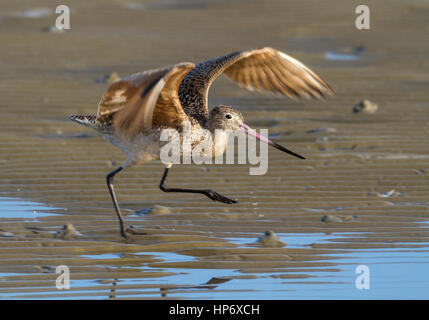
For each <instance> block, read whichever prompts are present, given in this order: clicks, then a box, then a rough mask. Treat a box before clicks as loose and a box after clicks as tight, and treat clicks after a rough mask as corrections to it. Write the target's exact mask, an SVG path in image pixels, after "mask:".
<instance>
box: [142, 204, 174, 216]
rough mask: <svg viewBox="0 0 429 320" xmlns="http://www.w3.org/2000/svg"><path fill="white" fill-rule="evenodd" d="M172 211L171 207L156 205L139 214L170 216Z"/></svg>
mask: <svg viewBox="0 0 429 320" xmlns="http://www.w3.org/2000/svg"><path fill="white" fill-rule="evenodd" d="M170 213H171V209H170V208H169V207H164V206H160V205H154V206H153V207H149V208H145V209H143V210H140V211H139V212H137V214H138V215H145V214H148V215H162V214H170Z"/></svg>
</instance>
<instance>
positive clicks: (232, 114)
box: [208, 106, 244, 132]
mask: <svg viewBox="0 0 429 320" xmlns="http://www.w3.org/2000/svg"><path fill="white" fill-rule="evenodd" d="M243 123H244V119H243V116H242V115H241V112H240V111H238V110H235V109H234V108H232V107H228V106H216V107H214V108H213V109H212V110H211V111H210V114H209V119H208V127H209V129H210V131H212V132H214V131H215V130H216V129H220V130H231V131H235V130H238V129H240V126H241V125H242V124H243Z"/></svg>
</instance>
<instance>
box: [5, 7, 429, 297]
mask: <svg viewBox="0 0 429 320" xmlns="http://www.w3.org/2000/svg"><path fill="white" fill-rule="evenodd" d="M367 4H368V6H369V8H370V10H371V11H370V12H371V27H370V30H358V29H356V27H355V19H356V17H357V15H356V14H355V7H356V5H357V4H354V3H353V2H350V3H342V4H341V6H339V5H338V4H337V2H336V1H331V0H328V1H323V2H321V1H316V0H314V1H313V0H311V1H309V0H307V1H298V0H290V1H283V0H270V1H245V0H236V1H210V0H203V1H190V0H186V1H152V2H151V1H140V2H133V1H130V2H127V1H113V0H103V1H102V0H93V1H80V0H79V1H78V0H76V1H73V4H72V5H70V9H71V19H70V25H71V29H70V30H67V31H66V32H63V33H58V32H54V29H53V28H50V27H52V26H53V25H54V24H55V19H56V16H57V15H55V7H56V5H57V3H56V2H55V1H44V2H43V5H40V6H37V5H35V3H34V1H29V0H23V1H19V2H12V1H11V2H10V3H2V4H0V44H1V50H0V71H1V72H0V96H1V99H0V110H1V117H0V298H3V299H5V298H6V299H9V298H12V299H14V298H33V299H34V298H35V299H44V298H64V299H66V298H85V299H92V298H95V299H104V298H139V299H153V298H155V299H167V298H185V299H194V298H198V299H203V298H208V299H213V298H217V299H225V298H226V299H240V298H250V299H289V298H297V299H299V298H322V299H323V298H333V299H340V298H428V292H429V291H428V290H427V288H428V287H429V282H428V280H427V274H426V273H425V271H424V270H426V269H427V264H428V263H429V259H428V247H429V244H428V243H429V233H428V224H427V222H428V221H429V209H428V208H429V144H428V138H427V135H428V128H429V126H428V125H429V103H428V101H429V90H428V86H429V75H428V73H427V70H429V59H428V56H429V42H428V41H427V40H426V39H427V34H428V28H429V4H428V3H427V2H423V1H418V0H410V1H403V0H391V1H388V2H380V1H368V3H367ZM263 46H271V47H274V48H277V49H279V50H281V51H283V52H286V53H288V54H290V55H292V56H294V57H295V58H297V59H299V60H301V61H303V62H304V63H305V64H307V65H308V66H310V67H311V68H312V69H313V70H314V71H316V72H317V73H318V74H319V75H321V76H322V77H323V78H324V79H325V80H326V81H327V82H329V84H331V86H332V87H333V88H334V90H335V91H336V96H335V97H334V98H331V99H328V100H327V101H325V102H319V101H309V100H303V101H291V100H287V99H280V98H277V97H272V96H270V95H268V94H266V95H262V94H259V93H255V92H248V91H246V90H244V89H241V88H239V87H238V86H236V85H235V84H233V83H232V82H230V81H228V80H227V79H225V78H223V79H219V80H217V81H216V83H215V85H214V87H213V88H212V90H211V95H210V99H209V103H210V105H212V106H214V105H216V104H221V103H222V104H227V105H231V106H234V107H237V108H238V109H240V111H242V113H243V115H244V117H245V119H246V122H247V123H248V124H249V125H251V126H253V127H255V128H268V129H269V133H270V135H271V136H272V137H273V139H275V140H276V141H278V142H279V143H281V144H283V145H285V146H287V147H288V148H290V149H292V150H294V151H296V152H298V153H300V154H303V155H304V156H305V157H306V158H307V160H299V159H295V158H293V157H289V156H285V154H283V153H281V152H279V151H277V150H275V149H270V150H269V169H268V172H267V174H265V175H263V176H252V175H249V165H199V166H198V165H192V166H190V165H183V166H174V167H173V168H172V170H171V173H170V177H169V183H170V185H171V186H175V185H177V186H179V185H180V186H181V187H195V188H211V189H213V190H216V191H218V192H220V193H222V194H224V195H225V196H228V197H232V198H234V199H237V200H238V201H239V203H237V204H234V205H225V204H221V203H215V202H212V201H211V200H209V199H207V198H205V197H203V196H201V195H186V194H167V193H163V192H161V191H160V190H159V189H158V183H159V180H160V178H161V176H162V172H163V168H164V167H163V165H162V164H161V163H160V162H152V163H148V164H145V165H143V166H139V167H134V168H132V169H129V170H127V171H126V172H124V173H121V174H119V175H118V176H117V177H116V180H115V182H116V185H115V187H116V191H117V195H118V199H119V203H120V205H121V208H122V210H123V213H124V215H125V218H126V220H127V222H128V223H129V224H131V225H133V226H134V227H135V228H136V230H138V231H139V232H141V233H142V234H136V235H133V236H131V237H130V239H128V240H124V239H122V238H121V237H120V234H119V229H118V223H117V221H116V217H115V213H114V210H113V206H112V203H111V200H110V196H109V194H108V191H107V187H106V185H105V176H106V174H107V173H109V172H110V171H112V170H113V169H114V168H115V167H116V166H118V165H120V164H121V163H122V161H123V160H124V159H125V157H124V155H123V154H122V153H121V152H120V151H119V150H117V149H116V148H114V147H113V146H111V145H109V144H107V143H106V142H105V141H104V140H103V139H102V138H101V137H100V136H99V135H97V134H96V133H95V132H93V131H90V130H89V129H86V128H84V127H81V126H78V125H76V124H75V123H72V122H70V121H69V120H68V115H70V114H92V113H95V112H96V109H97V104H98V101H99V99H100V97H101V95H102V93H103V92H104V90H105V89H106V87H107V85H108V84H107V83H106V81H105V80H106V78H108V75H111V74H112V73H114V72H116V73H117V74H118V75H119V76H126V75H128V74H131V73H134V72H138V71H143V70H147V69H151V68H157V67H160V66H164V65H170V64H174V63H177V62H181V61H192V62H199V61H203V60H205V59H208V58H212V57H216V56H220V55H223V54H226V53H229V52H233V51H236V50H243V49H249V48H258V47H263ZM106 76H107V77H106ZM364 100H368V101H370V102H371V103H372V104H376V105H377V107H376V108H374V106H373V105H372V107H369V108H368V110H367V111H368V112H365V110H364V105H365V103H363V104H361V106H357V107H355V106H356V105H357V104H359V103H360V102H362V101H364ZM354 107H355V111H358V112H353V109H354ZM154 206H156V207H155V208H152V207H154ZM159 206H162V207H159ZM267 231H271V232H268V233H267V234H266V235H265V237H267V236H268V237H270V236H271V237H274V236H276V237H275V238H269V239H266V238H264V234H265V232H267ZM258 239H259V240H258ZM359 265H366V266H368V267H369V269H370V271H371V289H369V290H359V289H358V288H357V287H356V285H355V280H356V278H357V277H358V274H357V273H356V272H355V271H356V268H357V267H358V266H359ZM58 266H67V267H68V269H69V271H70V281H71V282H70V288H69V289H58V288H57V287H56V279H57V278H58V276H59V274H58V273H57V271H58V269H57V268H58Z"/></svg>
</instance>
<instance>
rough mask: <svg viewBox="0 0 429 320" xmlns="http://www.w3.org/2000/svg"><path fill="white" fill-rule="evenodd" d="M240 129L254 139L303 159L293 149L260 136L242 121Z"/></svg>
mask: <svg viewBox="0 0 429 320" xmlns="http://www.w3.org/2000/svg"><path fill="white" fill-rule="evenodd" d="M240 129H241V130H242V131H244V132H245V133H247V134H250V135H251V136H253V137H255V138H256V139H258V140H260V141H263V142H265V143H268V144H269V145H270V146H273V147H274V148H276V149H279V150H280V151H283V152H286V153H288V154H290V155H292V156H294V157H297V158H299V159H305V158H304V157H303V156H301V155H299V154H297V153H295V152H293V151H290V150H289V149H286V148H285V147H283V146H281V145H279V144H278V143H276V142H274V141H271V140H270V139H268V138H266V137H264V136H261V135H260V134H259V133H257V132H256V131H255V130H253V129H252V128H250V127H249V126H248V125H246V124H244V123H243V124H242V125H241V127H240Z"/></svg>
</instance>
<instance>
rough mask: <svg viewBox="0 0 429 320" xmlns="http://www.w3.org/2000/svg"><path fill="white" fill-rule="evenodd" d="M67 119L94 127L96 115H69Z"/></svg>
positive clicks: (95, 125)
mask: <svg viewBox="0 0 429 320" xmlns="http://www.w3.org/2000/svg"><path fill="white" fill-rule="evenodd" d="M69 119H70V120H71V121H74V122H77V123H79V124H81V125H84V126H85V127H88V128H93V129H95V128H96V127H97V124H96V119H97V117H96V115H94V114H91V115H86V116H84V115H71V116H70V117H69Z"/></svg>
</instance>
